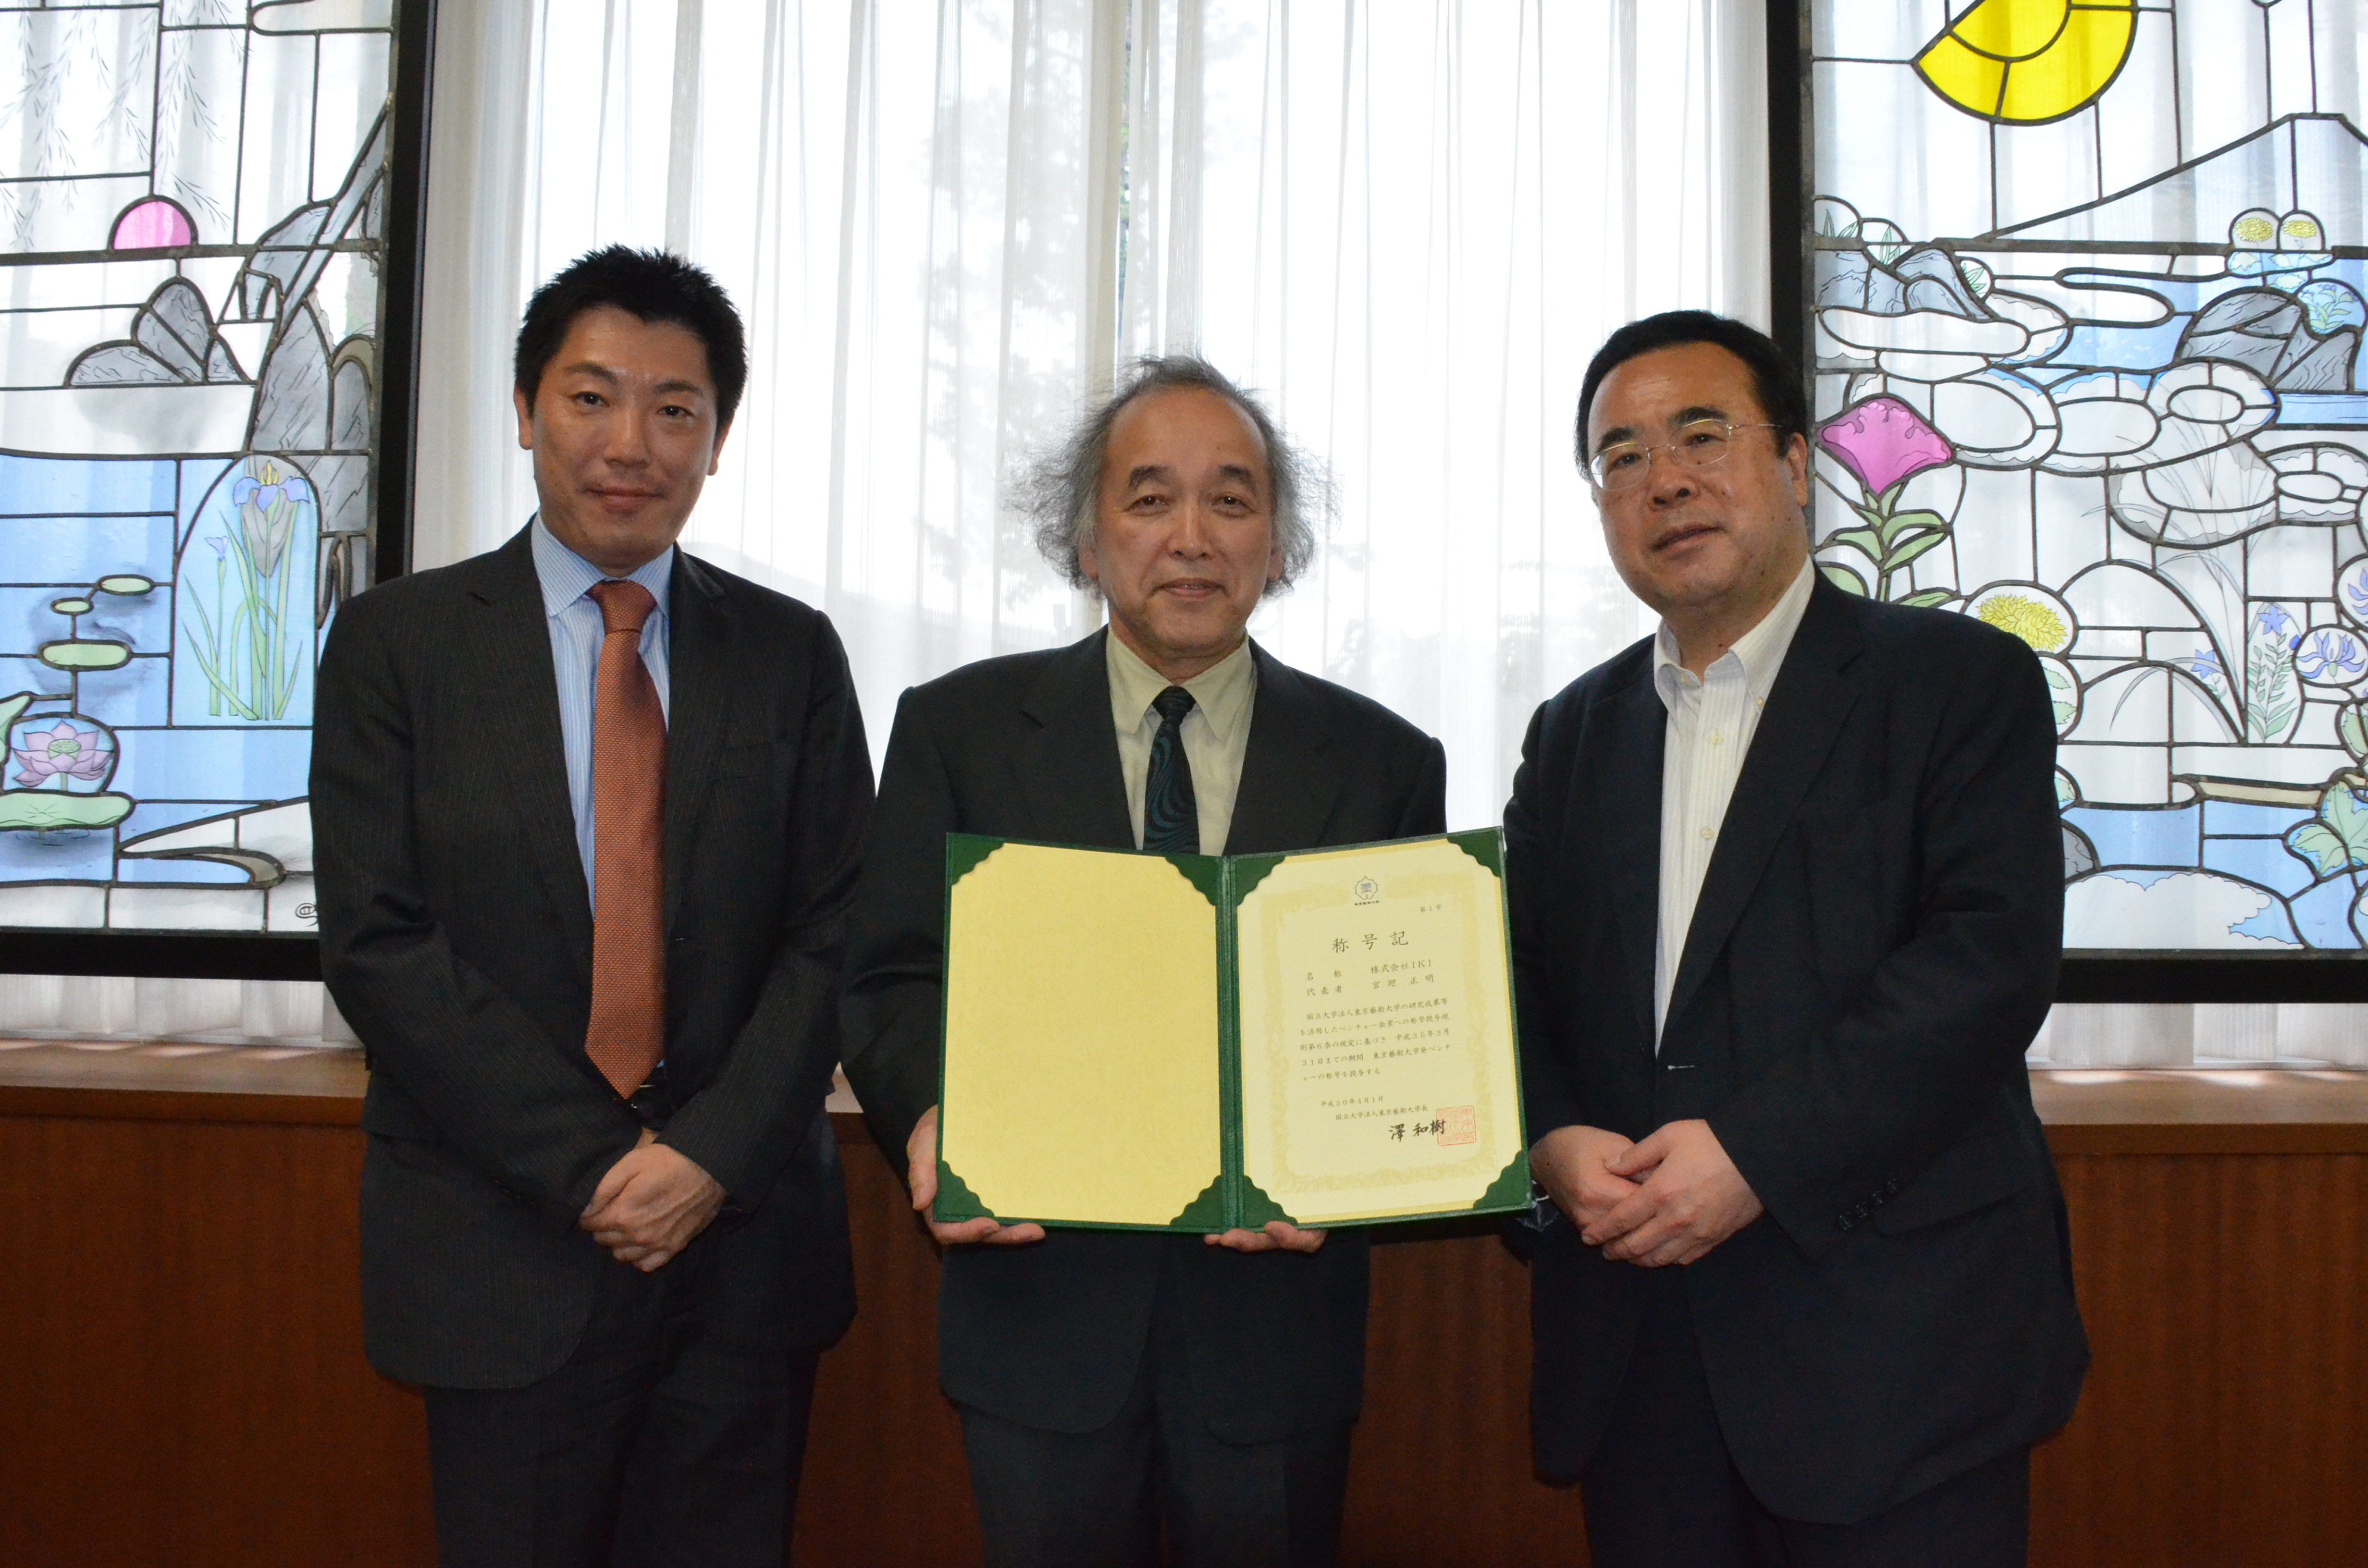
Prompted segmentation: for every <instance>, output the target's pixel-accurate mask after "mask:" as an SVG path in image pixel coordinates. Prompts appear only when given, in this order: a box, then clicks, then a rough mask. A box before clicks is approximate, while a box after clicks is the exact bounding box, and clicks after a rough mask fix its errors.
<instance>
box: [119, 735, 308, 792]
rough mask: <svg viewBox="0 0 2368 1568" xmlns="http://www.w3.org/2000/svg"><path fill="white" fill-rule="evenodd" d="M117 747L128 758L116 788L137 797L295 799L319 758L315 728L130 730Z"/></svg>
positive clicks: (122, 736)
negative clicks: (213, 793)
mask: <svg viewBox="0 0 2368 1568" xmlns="http://www.w3.org/2000/svg"><path fill="white" fill-rule="evenodd" d="M116 744H117V746H118V748H119V749H120V751H121V753H122V755H123V760H122V761H121V762H120V763H118V764H117V765H116V769H115V782H114V783H113V784H112V785H111V786H110V788H112V789H115V790H120V791H121V792H123V793H124V794H126V795H131V796H133V797H135V798H144V797H146V796H149V795H166V796H171V797H174V798H176V799H178V798H183V797H187V796H188V795H191V794H194V793H196V792H197V791H198V790H221V791H222V796H221V798H222V799H230V798H233V797H236V798H240V799H247V800H257V801H279V800H291V799H293V798H295V797H296V796H299V795H302V793H304V790H305V787H306V776H307V774H308V773H309V772H310V770H311V767H312V760H313V732H312V731H310V730H281V729H265V728H261V727H257V728H254V729H219V730H217V729H197V730H124V731H120V732H118V733H117V735H116Z"/></svg>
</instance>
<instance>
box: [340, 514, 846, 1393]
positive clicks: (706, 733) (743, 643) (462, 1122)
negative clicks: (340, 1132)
mask: <svg viewBox="0 0 2368 1568" xmlns="http://www.w3.org/2000/svg"><path fill="white" fill-rule="evenodd" d="M667 614H668V616H669V618H670V628H671V630H670V639H671V641H670V643H669V648H668V659H669V664H670V676H669V685H670V688H671V695H670V699H669V705H670V713H669V722H668V733H667V745H666V940H667V948H666V959H667V961H666V1068H667V1074H668V1077H669V1080H670V1082H671V1084H672V1085H673V1087H674V1090H675V1093H676V1097H677V1101H678V1102H679V1105H680V1108H679V1110H678V1111H677V1113H676V1114H675V1115H674V1117H673V1118H672V1119H671V1120H670V1121H669V1122H668V1124H667V1125H666V1130H665V1132H664V1134H663V1140H664V1142H666V1143H669V1144H671V1145H673V1146H674V1147H676V1148H677V1149H679V1150H680V1151H681V1152H682V1153H684V1154H686V1155H688V1156H689V1158H691V1159H693V1160H695V1161H697V1162H698V1163H699V1164H700V1166H702V1167H703V1168H704V1169H705V1170H706V1171H707V1172H708V1173H709V1174H710V1175H711V1176H714V1177H715V1179H716V1180H717V1181H718V1182H720V1183H722V1184H723V1187H724V1189H725V1191H726V1193H727V1194H728V1195H729V1205H728V1207H727V1209H726V1210H725V1212H724V1213H723V1214H722V1215H720V1216H719V1217H718V1219H717V1221H716V1222H715V1224H713V1225H712V1226H710V1227H709V1229H708V1231H707V1232H706V1233H704V1234H702V1235H701V1236H700V1238H699V1239H698V1240H697V1241H695V1242H693V1243H692V1244H691V1245H692V1247H693V1248H694V1249H696V1248H701V1247H710V1248H727V1247H730V1246H731V1245H732V1244H733V1243H734V1237H735V1223H736V1221H738V1220H739V1219H740V1217H741V1216H742V1215H744V1214H746V1213H748V1212H751V1211H754V1210H757V1207H758V1206H759V1205H760V1204H761V1205H766V1206H769V1212H768V1214H767V1216H766V1221H767V1222H766V1223H765V1224H764V1225H762V1226H753V1227H750V1233H751V1234H763V1235H767V1236H770V1237H774V1238H776V1239H779V1238H780V1237H782V1236H784V1235H786V1237H787V1238H788V1242H789V1248H790V1251H788V1252H785V1253H784V1256H782V1257H781V1258H780V1262H779V1270H780V1273H781V1275H782V1278H781V1279H780V1281H779V1284H780V1292H781V1299H782V1303H783V1305H782V1309H781V1310H782V1313H783V1321H784V1326H785V1328H786V1331H787V1332H788V1334H789V1335H790V1336H791V1343H793V1344H812V1345H819V1344H826V1343H829V1342H830V1341H832V1340H834V1339H836V1338H837V1336H838V1335H839V1334H840V1332H842V1331H843V1330H844V1328H845V1326H846V1324H847V1321H848V1318H849V1317H850V1316H851V1315H852V1313H853V1311H854V1302H853V1287H852V1283H851V1276H850V1273H849V1265H848V1251H847V1230H846V1226H847V1217H846V1202H845V1199H844V1196H843V1193H842V1190H841V1187H840V1183H839V1176H838V1165H837V1153H836V1150H835V1149H834V1147H833V1143H832V1140H831V1137H830V1133H829V1126H828V1119H827V1118H826V1117H825V1116H824V1114H823V1111H822V1101H823V1097H824V1096H825V1094H827V1093H828V1092H829V1085H830V1075H831V1068H832V1064H833V1063H834V1062H835V1061H836V1060H837V1047H838V1028H837V1009H836V998H837V982H838V968H839V959H840V955H841V950H842V946H841V945H842V942H843V940H844V924H845V911H846V906H847V903H848V899H849V898H850V897H851V895H852V892H853V886H854V880H855V871H856V867H857V865H858V862H859V856H860V842H861V835H862V832H863V828H864V824H865V823H866V820H867V818H868V814H869V811H870V806H871V758H870V756H869V754H868V753H867V752H866V750H865V748H864V742H863V726H862V721H861V719H860V715H859V714H858V712H857V710H856V703H855V691H854V687H853V686H852V684H851V683H850V681H849V679H848V671H847V661H846V657H845V655H844V654H843V653H841V652H840V650H839V645H838V639H837V636H836V634H834V633H833V632H832V631H831V629H830V624H829V622H828V621H827V620H825V619H824V618H823V616H822V615H820V614H819V613H818V612H816V611H814V610H813V609H810V608H807V607H805V606H804V605H802V604H799V603H797V602H796V601H795V600H793V599H789V598H784V597H781V596H780V595H779V594H776V593H773V592H771V591H770V590H768V589H765V588H760V587H758V586H757V585H755V584H753V583H748V582H745V581H743V580H741V579H739V578H737V577H734V576H731V575H729V574H726V573H723V572H719V571H717V570H716V569H715V568H713V567H712V566H709V565H707V564H706V563H705V562H700V561H697V560H694V559H692V558H691V557H690V556H689V555H677V557H676V562H675V569H674V578H673V586H672V589H671V592H670V594H669V597H668V599H667ZM316 709H317V717H316V718H315V721H314V724H313V785H312V789H313V831H314V835H315V840H316V849H315V854H316V856H317V859H318V868H319V879H320V894H319V897H320V906H321V967H322V971H323V975H324V979H326V981H327V982H328V985H329V990H330V992H331V994H333V995H335V997H336V1002H337V1006H338V1008H339V1010H340V1011H342V1012H343V1013H344V1014H345V1016H346V1017H347V1020H348V1021H349V1022H350V1023H351V1024H352V1025H353V1027H354V1030H355V1032H356V1033H357V1034H358V1035H359V1036H360V1038H361V1040H362V1043H363V1045H364V1047H365V1048H366V1049H367V1050H368V1051H369V1053H370V1069H371V1072H370V1092H369V1096H368V1098H367V1099H366V1100H365V1101H364V1102H363V1107H362V1126H363V1128H364V1129H365V1130H366V1131H368V1132H369V1133H370V1146H369V1152H368V1154H367V1156H366V1159H365V1163H364V1165H363V1173H362V1300H363V1307H364V1319H365V1326H366V1329H367V1335H366V1338H367V1348H368V1350H369V1352H370V1360H371V1363H372V1364H373V1365H374V1366H376V1367H378V1368H379V1369H381V1371H384V1372H386V1373H388V1374H389V1375H391V1376H393V1377H397V1378H402V1379H404V1380H407V1381H414V1382H420V1383H427V1384H433V1385H437V1386H441V1387H457V1388H504V1387H518V1386H522V1385H524V1384H527V1383H529V1382H533V1381H538V1380H539V1379H541V1378H542V1377H544V1376H545V1375H547V1374H548V1373H550V1372H551V1371H552V1370H554V1369H556V1368H557V1367H558V1366H559V1365H560V1364H561V1363H562V1362H563V1361H564V1360H565V1359H566V1358H567V1356H568V1354H569V1353H570V1352H571V1351H572V1350H573V1349H574V1347H575V1343H576V1341H577V1339H578V1337H579V1336H580V1335H581V1334H582V1332H583V1329H584V1325H585V1323H586V1320H587V1317H588V1314H589V1312H590V1309H591V1304H592V1299H593V1292H594V1288H595V1286H596V1285H597V1284H598V1281H599V1279H600V1278H601V1275H602V1271H603V1270H605V1269H611V1268H620V1267H625V1266H624V1265H621V1264H619V1263H617V1262H615V1261H614V1260H612V1259H611V1258H610V1257H609V1255H608V1254H607V1252H606V1251H605V1250H604V1249H602V1248H601V1247H600V1246H599V1245H598V1244H597V1243H595V1242H594V1241H593V1240H592V1239H591V1237H590V1236H588V1235H586V1234H585V1233H583V1232H581V1231H578V1230H577V1229H576V1228H575V1218H576V1215H577V1214H578V1213H579V1212H581V1210H583V1208H584V1206H585V1204H586V1201H588V1200H589V1199H590V1198H591V1195H592V1189H593V1188H594V1187H596V1186H597V1185H598V1183H599V1180H600V1177H601V1176H603V1175H604V1174H606V1172H607V1171H608V1169H609V1166H611V1165H614V1164H615V1163H616V1162H617V1160H618V1158H619V1157H620V1155H622V1154H623V1153H625V1152H626V1151H627V1150H629V1149H631V1148H632V1146H633V1141H634V1138H635V1136H636V1134H637V1132H638V1131H639V1124H638V1123H637V1122H636V1121H635V1119H634V1118H633V1116H632V1112H631V1111H630V1110H628V1108H626V1106H625V1103H624V1101H623V1100H622V1099H620V1097H619V1096H617V1094H616V1093H615V1091H614V1090H612V1089H611V1088H609V1085H608V1084H607V1083H606V1082H605V1081H604V1080H603V1079H602V1078H601V1077H600V1075H599V1074H598V1071H596V1070H595V1069H594V1068H593V1066H592V1064H591V1062H590V1061H589V1059H588V1058H587V1057H586V1054H585V1051H584V1033H585V1027H586V1018H587V1017H588V1015H589V1012H590V1008H591V984H592V915H591V909H590V900H589V897H588V895H587V893H586V887H585V877H584V869H583V862H582V859H581V858H580V857H579V855H578V854H577V851H576V841H575V825H574V824H575V817H574V813H573V812H572V810H571V808H570V805H569V801H568V794H567V780H566V775H565V766H564V759H563V755H562V751H561V744H560V731H559V699H558V695H557V687H556V684H555V677H554V676H553V675H552V659H551V640H550V633H549V631H548V629H547V626H546V623H545V618H544V610H543V602H542V594H541V586H540V585H539V583H538V581H537V578H536V575H535V570H534V558H533V555H532V553H531V551H530V548H529V540H528V536H527V534H526V533H525V532H524V531H523V530H521V531H520V532H519V534H518V536H517V537H516V538H514V539H512V540H510V541H509V543H507V545H504V546H503V547H502V548H501V549H499V550H496V551H493V552H491V553H489V554H485V555H481V556H478V557H476V558H475V559H473V560H470V561H464V562H460V563H459V564H457V565H454V566H449V567H445V568H443V569H441V570H438V571H433V572H423V573H420V574H416V575H414V576H409V577H404V578H399V579H397V580H396V581H394V582H392V583H388V584H386V585H382V586H381V587H378V588H374V589H372V590H371V591H370V592H369V593H367V594H364V595H362V596H361V597H359V598H357V599H355V600H354V601H353V602H352V603H350V604H348V605H347V606H346V607H345V608H343V609H342V610H341V611H339V612H338V616H337V619H336V624H335V626H334V627H333V629H332V630H331V631H330V634H329V642H328V647H327V648H326V650H325V651H324V653H323V655H322V659H321V669H320V679H319V687H318V697H317V700H316ZM792 1253H793V1256H791V1254H792ZM686 1256H688V1254H686ZM668 1267H679V1260H678V1261H677V1264H671V1265H669V1266H668ZM748 1267H749V1266H748V1265H747V1263H746V1261H745V1260H743V1261H742V1262H741V1263H739V1264H738V1265H736V1266H735V1267H734V1273H735V1275H737V1276H739V1277H742V1278H746V1277H747V1275H748ZM757 1272H758V1275H759V1276H760V1277H761V1276H762V1274H763V1270H762V1269H759V1270H758V1271H757Z"/></svg>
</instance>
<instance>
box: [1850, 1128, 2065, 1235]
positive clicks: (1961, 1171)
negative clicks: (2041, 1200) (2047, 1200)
mask: <svg viewBox="0 0 2368 1568" xmlns="http://www.w3.org/2000/svg"><path fill="white" fill-rule="evenodd" d="M2038 1174H2039V1173H2038V1172H2037V1170H2036V1169H2035V1168H2034V1167H2033V1166H2032V1161H2031V1156H2030V1153H2028V1151H2026V1150H2025V1149H2024V1147H2023V1146H2022V1143H2021V1140H2019V1139H2017V1138H2016V1137H2015V1136H2014V1135H2013V1134H2012V1133H2011V1132H2007V1131H1999V1132H1982V1133H1976V1134H1975V1136H1973V1137H1971V1138H1967V1139H1964V1140H1963V1141H1962V1142H1956V1143H1952V1144H1951V1145H1950V1146H1949V1147H1948V1148H1946V1149H1943V1150H1942V1151H1941V1157H1940V1158H1939V1159H1936V1160H1934V1161H1933V1162H1932V1163H1931V1164H1930V1165H1927V1166H1926V1167H1925V1168H1924V1172H1923V1174H1922V1175H1921V1176H1918V1177H1917V1178H1916V1179H1915V1180H1914V1181H1911V1182H1909V1183H1908V1184H1907V1186H1906V1187H1902V1188H1900V1190H1899V1195H1898V1196H1897V1197H1896V1198H1894V1199H1891V1200H1890V1201H1889V1202H1887V1203H1885V1204H1884V1206H1883V1207H1882V1208H1880V1209H1877V1210H1875V1211H1874V1228H1875V1229H1876V1230H1878V1231H1881V1232H1882V1233H1884V1234H1885V1235H1892V1236H1896V1235H1898V1234H1899V1233H1902V1232H1904V1231H1914V1230H1919V1229H1921V1228H1922V1227H1924V1226H1926V1225H1937V1224H1939V1223H1940V1222H1941V1221H1943V1220H1954V1219H1958V1218H1960V1217H1961V1216H1964V1215H1966V1214H1970V1213H1972V1212H1974V1210H1976V1209H1987V1208H1988V1207H1989V1206H1990V1205H1991V1204H1993V1203H1998V1202H2001V1201H2003V1200H2005V1199H2009V1198H2011V1197H2013V1196H2014V1195H2015V1194H2016V1193H2018V1192H2021V1190H2022V1189H2023V1188H2024V1187H2029V1186H2030V1185H2031V1184H2032V1181H2034V1180H2036V1179H2037V1177H2038Z"/></svg>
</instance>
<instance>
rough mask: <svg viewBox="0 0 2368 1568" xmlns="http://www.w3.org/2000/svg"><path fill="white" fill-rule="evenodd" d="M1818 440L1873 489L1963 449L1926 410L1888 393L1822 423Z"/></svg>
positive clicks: (1872, 491) (1884, 488)
mask: <svg viewBox="0 0 2368 1568" xmlns="http://www.w3.org/2000/svg"><path fill="white" fill-rule="evenodd" d="M1817 444H1818V445H1819V446H1821V447H1823V448H1825V449H1826V450H1827V451H1829V452H1831V453H1833V454H1834V456H1835V457H1837V458H1839V459H1840V460H1841V464H1842V466H1843V467H1844V468H1847V469H1849V470H1850V472H1852V473H1853V474H1856V475H1857V476H1858V482H1859V483H1861V484H1863V485H1865V486H1866V493H1867V494H1869V495H1880V494H1883V493H1884V492H1885V491H1887V490H1889V489H1891V488H1892V487H1893V486H1894V485H1896V484H1898V483H1901V482H1902V481H1904V480H1907V479H1908V478H1910V477H1912V476H1914V475H1916V474H1919V473H1921V472H1924V471H1925V470H1926V469H1928V468H1938V467H1940V466H1941V464H1942V463H1944V462H1947V461H1949V460H1951V459H1952V458H1954V457H1955V456H1956V455H1957V454H1956V451H1955V449H1953V448H1952V447H1951V446H1950V445H1949V443H1948V442H1947V441H1946V440H1945V439H1943V438H1942V437H1941V432H1939V431H1938V430H1935V429H1933V428H1932V426H1930V425H1927V424H1925V423H1924V419H1923V416H1922V415H1919V414H1918V413H1917V412H1916V411H1915V410H1914V409H1912V408H1910V407H1908V406H1907V404H1906V403H1902V402H1900V401H1899V399H1897V398H1896V397H1891V396H1888V395H1885V396H1882V397H1871V398H1868V399H1867V400H1866V401H1865V402H1864V403H1857V404H1854V405H1852V406H1851V407H1849V408H1845V409H1843V410H1842V411H1841V412H1840V413H1839V414H1837V415H1834V416H1833V417H1832V418H1831V419H1828V420H1827V421H1826V422H1825V423H1824V424H1823V425H1820V426H1817Z"/></svg>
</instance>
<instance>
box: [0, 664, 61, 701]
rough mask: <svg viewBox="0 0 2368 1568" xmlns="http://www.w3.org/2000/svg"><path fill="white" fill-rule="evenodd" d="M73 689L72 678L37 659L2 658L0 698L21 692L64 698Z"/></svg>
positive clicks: (0, 665)
mask: <svg viewBox="0 0 2368 1568" xmlns="http://www.w3.org/2000/svg"><path fill="white" fill-rule="evenodd" d="M73 689H74V687H73V682H72V677H71V676H68V675H67V674H66V672H65V671H63V670H53V669H51V668H50V666H49V665H45V664H43V663H41V661H40V660H39V659H35V658H29V657H9V656H0V697H13V696H15V695H16V694H17V692H20V691H37V692H40V694H41V695H43V696H44V697H63V696H65V695H66V694H67V693H68V692H69V691H71V690H73Z"/></svg>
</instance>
